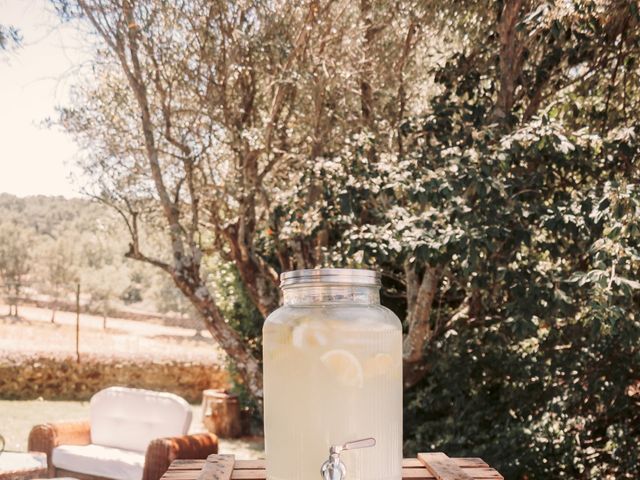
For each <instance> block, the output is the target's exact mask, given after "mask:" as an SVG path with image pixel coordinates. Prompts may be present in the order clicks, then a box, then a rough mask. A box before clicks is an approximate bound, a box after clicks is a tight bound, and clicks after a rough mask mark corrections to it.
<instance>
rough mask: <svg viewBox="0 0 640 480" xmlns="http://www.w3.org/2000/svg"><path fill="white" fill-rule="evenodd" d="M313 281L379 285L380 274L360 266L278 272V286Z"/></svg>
mask: <svg viewBox="0 0 640 480" xmlns="http://www.w3.org/2000/svg"><path fill="white" fill-rule="evenodd" d="M314 283H315V284H327V283H328V284H332V285H336V284H337V285H360V286H370V287H379V286H380V274H379V273H378V272H376V271H375V270H365V269H362V268H315V269H304V270H291V271H289V272H282V273H281V274H280V288H285V287H291V286H294V285H308V284H314Z"/></svg>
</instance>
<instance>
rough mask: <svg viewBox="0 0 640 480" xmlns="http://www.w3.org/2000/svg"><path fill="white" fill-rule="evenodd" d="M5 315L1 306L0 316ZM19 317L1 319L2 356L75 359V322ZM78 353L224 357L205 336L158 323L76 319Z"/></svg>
mask: <svg viewBox="0 0 640 480" xmlns="http://www.w3.org/2000/svg"><path fill="white" fill-rule="evenodd" d="M3 311H4V312H8V307H7V306H6V305H0V312H3ZM19 314H20V317H18V318H15V317H9V316H6V315H5V316H2V317H0V357H7V356H14V355H20V356H22V355H31V354H52V355H75V348H76V347H75V346H76V326H75V324H76V318H75V314H74V313H71V312H58V313H57V314H56V322H55V323H51V311H50V310H46V309H42V308H36V307H21V308H20V309H19ZM79 345H80V354H81V355H82V353H91V354H92V355H95V356H101V355H104V356H110V357H118V358H120V357H121V358H154V359H156V360H160V359H173V360H181V361H201V362H202V361H205V362H216V363H217V362H218V361H221V360H222V357H223V354H222V352H221V350H220V349H219V348H218V346H217V345H216V344H215V342H214V341H213V339H212V338H211V336H210V335H209V333H208V332H207V331H200V330H194V329H189V328H180V327H171V326H165V325H161V324H159V323H157V320H156V321H153V322H151V321H149V322H144V321H136V320H124V319H118V318H108V319H107V328H106V329H103V319H102V317H98V316H95V315H84V314H81V315H80V336H79Z"/></svg>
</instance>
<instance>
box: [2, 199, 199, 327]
mask: <svg viewBox="0 0 640 480" xmlns="http://www.w3.org/2000/svg"><path fill="white" fill-rule="evenodd" d="M127 245H128V232H127V229H126V226H125V225H124V223H123V222H122V221H121V219H120V218H118V216H117V214H116V212H114V211H113V210H111V209H110V208H109V207H107V206H105V205H103V204H100V203H98V202H94V201H90V200H86V199H78V198H75V199H66V198H64V197H49V196H32V197H24V198H21V197H16V196H13V195H9V194H4V193H3V194H0V281H1V284H2V287H3V288H2V290H1V291H0V294H2V295H3V296H4V297H5V299H6V300H8V299H9V297H15V296H18V297H26V298H29V299H38V300H40V301H42V300H44V301H57V302H58V303H60V304H61V305H62V306H64V305H65V304H69V303H70V302H72V301H73V294H74V292H75V289H76V285H77V283H80V288H81V292H82V302H83V304H85V306H86V308H88V309H90V310H92V311H95V312H101V313H104V314H109V313H111V312H113V311H115V310H123V309H134V310H137V311H140V310H141V311H145V312H149V313H172V314H179V315H185V314H187V313H189V305H188V303H187V302H186V301H185V300H184V299H183V298H182V296H181V294H180V292H179V291H178V290H177V289H176V288H175V287H174V286H173V283H172V282H171V280H170V279H169V278H167V277H166V276H165V275H163V274H162V273H161V272H158V271H156V270H155V269H153V268H152V267H150V266H148V265H145V264H142V263H140V262H135V261H133V260H129V259H127V258H125V256H124V253H125V252H126V250H127ZM16 284H19V285H18V291H16V288H15V287H16Z"/></svg>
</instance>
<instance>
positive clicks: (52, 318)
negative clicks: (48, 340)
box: [51, 303, 56, 323]
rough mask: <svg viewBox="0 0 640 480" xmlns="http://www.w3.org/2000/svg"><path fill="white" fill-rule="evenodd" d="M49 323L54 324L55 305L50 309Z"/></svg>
mask: <svg viewBox="0 0 640 480" xmlns="http://www.w3.org/2000/svg"><path fill="white" fill-rule="evenodd" d="M51 323H56V307H55V303H54V306H53V308H52V309H51Z"/></svg>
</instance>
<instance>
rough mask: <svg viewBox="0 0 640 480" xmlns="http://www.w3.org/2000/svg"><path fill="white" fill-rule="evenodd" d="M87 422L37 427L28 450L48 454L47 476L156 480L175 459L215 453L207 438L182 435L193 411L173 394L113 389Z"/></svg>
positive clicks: (97, 400)
mask: <svg viewBox="0 0 640 480" xmlns="http://www.w3.org/2000/svg"><path fill="white" fill-rule="evenodd" d="M89 411H90V421H88V422H64V423H47V424H44V425H37V426H35V427H34V428H33V429H32V430H31V433H30V434H29V450H31V451H38V452H44V453H46V454H47V463H48V467H49V475H50V476H58V477H63V476H64V477H75V478H78V479H81V480H95V479H113V480H159V478H160V477H161V476H162V475H163V474H164V472H166V471H167V468H168V467H169V464H170V463H171V462H172V461H173V460H175V459H177V458H201V459H204V458H207V456H208V455H210V454H212V453H217V452H218V439H217V437H216V436H215V435H213V434H210V433H202V434H196V435H186V433H187V432H188V431H189V426H190V425H191V416H192V413H191V407H190V406H189V404H188V403H187V402H186V401H185V400H184V399H182V398H180V397H179V396H177V395H173V394H171V393H161V392H152V391H149V390H139V389H133V388H123V387H111V388H107V389H105V390H101V391H100V392H98V393H96V394H95V395H94V396H93V397H92V398H91V402H90V407H89Z"/></svg>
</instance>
